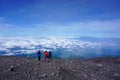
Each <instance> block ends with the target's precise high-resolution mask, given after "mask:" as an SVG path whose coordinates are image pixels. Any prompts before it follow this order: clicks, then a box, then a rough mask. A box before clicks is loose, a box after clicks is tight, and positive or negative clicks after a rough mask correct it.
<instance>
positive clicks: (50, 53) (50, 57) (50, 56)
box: [48, 51, 52, 60]
mask: <svg viewBox="0 0 120 80" xmlns="http://www.w3.org/2000/svg"><path fill="white" fill-rule="evenodd" d="M48 57H49V59H50V60H52V52H51V51H49V56H48Z"/></svg>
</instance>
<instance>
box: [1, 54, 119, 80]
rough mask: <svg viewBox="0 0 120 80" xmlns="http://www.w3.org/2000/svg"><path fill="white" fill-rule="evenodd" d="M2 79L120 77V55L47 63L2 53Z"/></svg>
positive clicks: (103, 79) (107, 79)
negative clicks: (119, 56)
mask: <svg viewBox="0 0 120 80" xmlns="http://www.w3.org/2000/svg"><path fill="white" fill-rule="evenodd" d="M0 80H120V58H96V59H87V60H52V61H50V62H45V61H44V60H41V61H38V60H37V59H33V58H21V57H14V56H0Z"/></svg>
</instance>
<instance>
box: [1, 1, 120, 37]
mask: <svg viewBox="0 0 120 80" xmlns="http://www.w3.org/2000/svg"><path fill="white" fill-rule="evenodd" d="M0 36H40V37H47V36H60V37H80V36H89V37H117V38H120V0H0Z"/></svg>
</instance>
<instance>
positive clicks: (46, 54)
mask: <svg viewBox="0 0 120 80" xmlns="http://www.w3.org/2000/svg"><path fill="white" fill-rule="evenodd" d="M44 56H45V61H46V60H47V59H48V52H47V51H45V52H44Z"/></svg>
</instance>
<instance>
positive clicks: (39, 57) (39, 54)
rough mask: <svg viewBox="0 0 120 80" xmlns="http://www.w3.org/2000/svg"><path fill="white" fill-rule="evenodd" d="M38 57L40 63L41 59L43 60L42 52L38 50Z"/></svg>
mask: <svg viewBox="0 0 120 80" xmlns="http://www.w3.org/2000/svg"><path fill="white" fill-rule="evenodd" d="M37 55H38V61H40V59H41V52H40V50H38V52H37Z"/></svg>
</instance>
